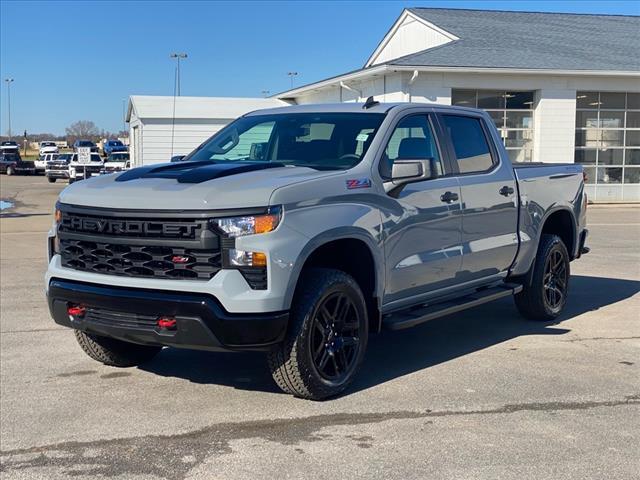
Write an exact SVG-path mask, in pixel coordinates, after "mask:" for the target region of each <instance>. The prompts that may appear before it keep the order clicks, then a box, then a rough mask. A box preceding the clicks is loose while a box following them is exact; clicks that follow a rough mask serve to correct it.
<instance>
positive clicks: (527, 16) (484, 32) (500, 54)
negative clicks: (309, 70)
mask: <svg viewBox="0 0 640 480" xmlns="http://www.w3.org/2000/svg"><path fill="white" fill-rule="evenodd" d="M407 15H410V16H412V17H414V18H418V19H420V21H422V22H424V24H425V25H426V26H427V27H428V28H430V29H431V30H435V31H437V32H438V33H439V34H440V42H439V43H441V44H440V45H437V46H434V47H432V48H424V49H420V46H419V45H418V46H415V45H411V46H410V49H411V50H413V52H414V53H411V54H407V55H404V56H402V57H399V58H391V59H388V60H385V61H382V62H379V63H375V62H373V60H374V59H375V57H376V54H377V53H379V52H380V50H381V49H382V48H384V45H385V43H386V42H388V41H389V40H390V38H391V37H393V35H394V34H395V33H396V29H397V27H398V26H399V24H400V23H401V22H402V21H403V20H404V19H405V17H406V16H407ZM442 42H445V43H443V44H442ZM638 45H640V16H631V15H591V14H571V13H540V12H513V11H497V10H467V9H450V8H410V9H406V10H404V11H403V12H402V14H401V15H400V17H399V18H398V19H397V20H396V22H395V23H394V25H393V26H392V27H391V29H390V30H389V32H388V33H387V34H386V35H385V37H384V39H383V40H382V41H381V43H380V44H379V45H378V47H377V49H376V51H375V52H374V54H373V55H372V57H371V58H370V59H369V61H368V62H367V63H366V66H365V68H361V69H357V70H353V71H351V72H348V73H345V74H342V75H337V76H335V77H331V78H328V79H324V80H320V81H317V82H313V83H310V84H307V85H303V86H300V87H296V88H294V89H292V90H289V91H285V92H282V93H279V94H276V95H274V97H277V98H292V97H295V96H296V95H298V94H299V93H301V92H303V91H306V90H308V89H314V88H321V87H324V86H327V85H335V84H337V83H339V82H340V81H341V80H344V81H347V80H357V79H360V78H363V77H367V76H371V75H378V74H383V73H384V72H385V71H394V70H396V71H397V70H403V69H406V70H409V69H411V70H413V69H421V68H422V69H426V70H427V69H428V70H439V69H441V70H442V71H448V70H457V69H460V70H462V71H466V70H470V71H473V70H474V69H477V70H476V71H493V70H496V71H498V70H502V71H506V70H510V71H520V72H522V73H539V74H544V73H546V72H549V73H553V74H556V73H557V74H580V73H583V74H588V75H632V76H636V75H637V74H640V48H638Z"/></svg>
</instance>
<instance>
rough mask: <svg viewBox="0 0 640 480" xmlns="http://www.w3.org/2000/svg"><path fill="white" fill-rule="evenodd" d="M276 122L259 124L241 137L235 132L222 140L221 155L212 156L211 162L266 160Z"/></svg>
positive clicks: (219, 146) (220, 144) (219, 145)
mask: <svg viewBox="0 0 640 480" xmlns="http://www.w3.org/2000/svg"><path fill="white" fill-rule="evenodd" d="M273 126H274V122H265V123H259V124H257V125H255V126H253V127H251V128H250V129H249V130H247V131H245V132H242V133H241V134H240V135H238V134H237V132H236V131H235V130H233V131H231V132H229V136H228V137H226V138H223V139H221V140H220V143H219V144H218V149H219V153H215V154H213V155H212V156H211V160H241V159H243V158H248V159H250V160H266V158H265V156H266V153H267V148H266V147H267V144H268V143H269V138H270V137H271V132H272V131H273Z"/></svg>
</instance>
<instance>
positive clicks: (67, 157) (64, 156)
mask: <svg viewBox="0 0 640 480" xmlns="http://www.w3.org/2000/svg"><path fill="white" fill-rule="evenodd" d="M56 160H62V161H64V162H67V163H68V162H70V161H71V154H70V153H63V154H62V155H60V156H58V158H57V159H56Z"/></svg>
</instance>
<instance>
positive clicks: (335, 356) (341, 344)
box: [310, 292, 360, 382]
mask: <svg viewBox="0 0 640 480" xmlns="http://www.w3.org/2000/svg"><path fill="white" fill-rule="evenodd" d="M310 343H311V351H312V355H313V364H314V366H315V368H316V369H317V371H318V373H319V374H320V376H321V377H322V378H324V379H326V380H329V381H332V382H340V381H341V380H343V379H344V378H345V377H346V376H348V375H349V374H350V373H351V371H352V370H353V367H354V366H355V364H356V360H357V359H358V351H359V349H360V320H359V318H358V309H356V307H355V304H354V303H353V301H352V300H351V299H350V298H349V297H348V296H347V295H346V294H344V293H343V292H335V293H332V294H330V295H328V296H327V297H326V298H324V299H323V300H322V301H321V303H320V304H319V305H318V307H317V309H316V311H315V313H314V316H313V329H312V331H311V339H310Z"/></svg>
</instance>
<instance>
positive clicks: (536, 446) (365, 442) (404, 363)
mask: <svg viewBox="0 0 640 480" xmlns="http://www.w3.org/2000/svg"><path fill="white" fill-rule="evenodd" d="M65 185H66V182H63V183H56V184H48V183H47V182H46V180H45V179H44V178H43V177H6V176H1V177H0V197H1V198H2V199H3V200H10V201H12V202H14V203H15V207H14V208H12V209H9V210H3V211H2V214H0V217H1V218H0V477H1V478H2V479H7V480H9V479H71V478H73V479H77V480H80V479H95V478H118V479H272V478H279V479H280V478H293V479H299V478H310V479H315V478H323V479H325V478H339V479H350V478H367V479H369V478H380V479H412V478H428V479H456V480H460V479H500V480H503V479H518V480H521V479H529V478H530V479H580V480H584V479H604V478H606V479H634V478H638V477H639V473H638V472H640V455H639V454H638V452H640V206H634V207H632V206H590V207H589V210H588V218H589V229H590V231H591V236H590V239H589V242H588V244H589V246H590V247H591V249H592V250H591V253H589V254H588V255H586V256H584V257H583V258H582V259H580V260H577V261H575V262H573V263H572V264H571V269H572V275H573V276H572V279H571V291H570V298H569V304H568V306H567V309H566V312H565V313H564V314H563V315H562V317H561V318H560V320H559V321H558V322H555V323H535V322H528V321H525V320H523V319H522V318H521V317H520V316H519V315H518V313H517V311H516V309H515V307H514V305H513V303H512V301H511V300H510V299H504V300H502V301H498V302H496V303H492V304H487V305H484V306H481V307H478V308H475V309H473V310H469V311H466V312H464V313H461V314H457V315H454V316H450V317H446V318H441V319H438V320H434V321H432V322H429V323H427V324H424V325H422V326H419V327H416V328H414V329H410V330H405V331H400V332H385V333H382V334H380V335H376V336H374V337H372V339H371V342H370V346H369V350H368V352H367V358H366V360H365V364H364V367H363V369H362V371H361V372H360V374H359V376H358V378H357V380H356V382H355V383H354V385H353V386H352V388H350V389H349V390H348V391H347V392H346V393H345V394H344V395H342V396H341V397H339V398H336V399H333V400H329V401H325V402H311V401H305V400H299V399H296V398H293V397H291V396H288V395H285V394H282V393H280V392H279V390H278V389H277V387H276V386H275V385H274V383H273V382H272V380H271V377H270V375H269V372H268V370H267V367H266V362H265V358H264V356H263V355H262V354H259V353H242V354H240V353H208V352H195V351H187V350H178V349H165V350H163V351H162V352H161V353H160V354H159V355H158V356H157V357H156V358H155V359H154V360H153V361H152V362H150V363H149V364H147V365H144V366H142V367H139V368H128V369H115V368H110V367H105V366H103V365H101V364H98V363H96V362H94V361H92V360H91V359H90V358H89V357H87V356H86V355H85V354H84V353H83V352H82V351H81V350H80V347H79V346H78V345H77V344H76V342H75V339H74V336H73V333H72V332H71V331H70V330H68V329H65V328H63V327H59V326H58V325H56V324H55V323H53V321H52V320H51V319H50V317H49V313H48V310H47V306H46V302H45V298H44V283H43V275H44V272H45V269H46V251H45V238H46V231H47V230H48V228H49V225H50V224H51V221H52V211H53V206H54V203H55V198H56V196H57V194H58V192H59V191H60V190H61V189H62V188H63V187H64V186H65Z"/></svg>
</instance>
